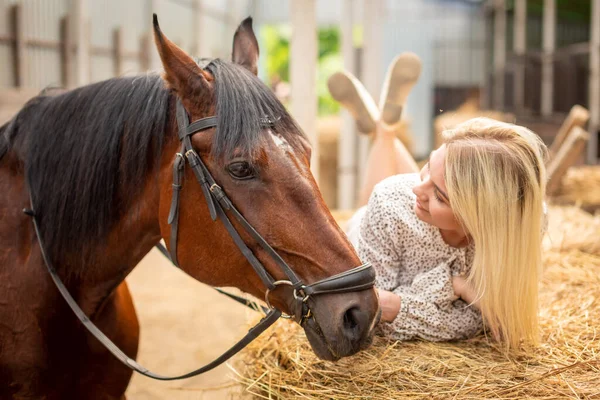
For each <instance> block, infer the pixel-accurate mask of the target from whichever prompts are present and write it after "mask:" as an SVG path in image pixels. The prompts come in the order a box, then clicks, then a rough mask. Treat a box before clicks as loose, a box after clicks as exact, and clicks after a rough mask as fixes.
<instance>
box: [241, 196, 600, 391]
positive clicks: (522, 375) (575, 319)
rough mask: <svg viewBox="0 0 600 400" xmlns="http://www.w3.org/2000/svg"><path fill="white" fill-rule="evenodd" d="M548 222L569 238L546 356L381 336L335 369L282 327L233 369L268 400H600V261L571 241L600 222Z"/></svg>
mask: <svg viewBox="0 0 600 400" xmlns="http://www.w3.org/2000/svg"><path fill="white" fill-rule="evenodd" d="M549 213H550V224H549V236H556V235H559V234H560V235H562V238H561V239H560V240H558V239H557V240H553V241H552V242H549V241H547V242H545V244H544V248H545V252H544V264H545V266H546V269H545V273H544V277H543V280H542V282H541V291H540V323H541V330H542V336H541V344H540V346H539V347H537V348H531V347H528V348H526V347H524V348H522V349H520V350H518V351H514V352H512V353H510V354H506V353H504V352H503V351H502V350H501V349H500V348H499V347H498V346H497V345H496V344H495V343H494V342H493V341H492V340H491V339H488V338H487V337H486V336H484V335H481V336H479V337H476V338H473V339H470V340H466V341H460V342H445V343H430V342H425V341H412V342H395V341H391V340H388V339H386V338H384V337H381V336H376V337H375V339H374V342H373V345H372V346H371V347H370V348H369V349H367V350H365V351H363V352H361V353H359V354H357V355H355V356H352V357H349V358H345V359H342V360H340V361H338V362H336V363H332V362H327V361H322V360H319V359H318V358H317V357H316V356H315V355H314V353H313V352H312V350H311V349H310V346H309V344H308V342H307V340H306V338H305V336H304V333H303V332H302V330H301V328H300V327H299V326H298V325H297V324H293V323H289V322H288V321H280V322H278V323H277V324H276V325H275V326H274V327H273V328H271V329H270V330H268V331H267V332H265V333H264V334H263V335H262V336H261V337H259V338H258V340H256V341H255V342H253V343H252V344H251V345H250V346H249V347H248V348H247V349H246V350H245V351H244V352H243V353H242V355H241V357H240V359H239V360H238V362H237V363H236V364H235V365H234V366H232V367H231V368H232V370H233V371H234V372H235V376H236V379H237V380H238V381H239V382H240V383H241V384H242V385H243V386H244V387H245V390H246V392H247V393H251V394H253V395H254V396H255V397H256V398H265V399H294V398H303V399H336V400H345V399H411V398H434V399H436V398H461V399H465V398H466V399H477V398H496V399H522V398H543V399H557V398H595V397H600V338H599V337H598V336H599V335H600V332H599V331H598V330H599V329H600V252H599V251H598V247H594V246H591V244H590V243H591V240H589V241H588V242H586V243H584V244H581V243H579V242H576V241H573V240H574V239H575V238H572V237H571V236H577V235H579V236H583V235H587V234H589V232H596V233H597V229H598V226H599V222H598V219H597V217H593V216H591V215H589V214H588V215H586V214H585V213H584V212H583V211H581V210H578V209H576V208H574V207H551V208H550V212H549ZM341 215H342V216H345V215H346V214H344V213H342V214H341ZM590 224H591V225H592V226H593V227H589V226H588V225H590ZM561 226H562V228H561ZM594 229H596V231H594ZM595 237H596V238H597V237H598V236H597V235H595ZM582 249H583V250H586V251H588V252H585V251H582Z"/></svg>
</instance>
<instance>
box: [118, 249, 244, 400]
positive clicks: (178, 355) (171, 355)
mask: <svg viewBox="0 0 600 400" xmlns="http://www.w3.org/2000/svg"><path fill="white" fill-rule="evenodd" d="M127 282H128V284H129V288H130V290H131V294H132V296H133V300H134V302H135V307H136V310H137V314H138V318H139V321H140V327H141V328H140V330H141V334H140V336H141V338H140V348H139V352H138V358H137V361H138V362H139V363H140V364H142V365H143V366H144V367H146V368H148V369H150V370H152V371H154V372H157V373H159V374H165V375H174V374H181V373H186V372H189V371H191V370H194V369H196V368H199V367H200V366H202V365H204V364H206V363H207V362H209V361H212V360H213V359H214V358H216V357H217V356H219V355H220V354H221V353H223V352H224V351H225V350H226V349H227V348H228V347H229V346H230V345H232V344H233V343H234V342H235V341H237V340H238V339H239V338H241V337H242V336H243V335H244V334H245V333H246V331H247V327H248V323H249V321H251V320H253V318H256V313H255V312H254V311H252V310H249V309H246V308H245V307H244V306H242V305H239V304H237V303H235V302H234V301H232V300H229V299H227V298H226V297H225V296H223V295H221V294H219V293H217V292H216V291H215V290H213V289H212V288H210V287H208V286H206V285H204V284H201V283H199V282H197V281H196V280H194V279H192V278H190V277H189V276H188V275H186V274H184V273H183V272H181V271H180V270H178V269H177V268H175V267H174V266H173V265H171V264H170V262H169V261H167V260H166V259H165V258H164V257H163V256H162V254H160V253H159V252H158V251H157V250H152V251H151V252H150V253H149V254H148V255H147V256H146V257H145V258H144V259H143V260H142V262H141V263H140V265H138V266H137V267H136V268H135V269H134V270H133V272H132V273H131V274H130V276H129V277H127ZM232 376H233V372H231V370H230V369H229V368H228V367H227V366H226V365H221V366H219V367H218V368H216V369H215V370H213V371H210V372H208V373H206V374H204V375H201V376H197V377H194V378H190V379H185V380H182V381H171V382H162V381H155V380H153V379H150V378H147V377H145V376H142V375H140V374H138V373H134V374H133V378H132V380H131V383H130V384H129V388H128V389H127V393H126V394H127V398H128V399H130V400H131V399H133V400H137V399H141V400H154V399H174V400H175V399H185V400H187V399H194V400H198V399H202V400H213V399H214V400H216V399H219V400H221V399H240V398H245V399H247V398H248V397H247V396H244V395H243V389H242V388H241V387H240V386H239V385H237V384H236V383H235V382H234V381H233V379H232Z"/></svg>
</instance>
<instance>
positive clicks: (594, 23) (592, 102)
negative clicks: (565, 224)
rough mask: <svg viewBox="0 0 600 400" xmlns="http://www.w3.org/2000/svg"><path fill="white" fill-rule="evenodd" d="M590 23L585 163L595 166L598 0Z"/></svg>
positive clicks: (599, 119) (599, 123)
mask: <svg viewBox="0 0 600 400" xmlns="http://www.w3.org/2000/svg"><path fill="white" fill-rule="evenodd" d="M590 18H591V21H590V78H589V90H588V96H589V100H588V107H589V108H590V124H589V132H590V142H589V146H588V152H587V161H588V162H589V163H590V164H597V163H598V159H599V158H600V155H599V154H598V131H600V0H592V10H591V16H590Z"/></svg>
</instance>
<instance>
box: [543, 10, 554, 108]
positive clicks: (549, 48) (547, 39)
mask: <svg viewBox="0 0 600 400" xmlns="http://www.w3.org/2000/svg"><path fill="white" fill-rule="evenodd" d="M543 18H544V19H543V26H542V51H543V57H542V89H541V90H542V92H541V113H542V116H544V117H548V116H550V115H551V114H552V110H553V108H554V101H553V100H554V98H553V97H554V64H553V63H554V50H555V49H556V0H544V15H543Z"/></svg>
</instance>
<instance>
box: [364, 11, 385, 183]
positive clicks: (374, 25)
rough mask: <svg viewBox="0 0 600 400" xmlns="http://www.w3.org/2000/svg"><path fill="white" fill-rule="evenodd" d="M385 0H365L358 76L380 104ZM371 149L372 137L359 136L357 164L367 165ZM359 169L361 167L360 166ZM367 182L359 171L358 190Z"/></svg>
mask: <svg viewBox="0 0 600 400" xmlns="http://www.w3.org/2000/svg"><path fill="white" fill-rule="evenodd" d="M384 7H385V4H384V0H363V35H364V37H363V45H362V54H361V68H360V71H361V74H360V76H359V77H358V78H359V79H360V80H361V81H362V83H363V85H364V86H365V89H367V91H368V92H369V93H370V94H371V96H373V99H375V102H376V104H379V101H378V100H379V95H380V90H381V84H382V82H383V74H382V69H383V68H382V65H381V64H382V63H381V58H382V57H381V52H382V42H383V37H382V34H383V27H382V20H383V18H384V12H383V10H384ZM370 149H371V137H369V136H367V135H359V136H358V157H357V158H358V160H357V165H366V164H367V160H368V157H369V152H370ZM359 171H361V169H360V168H359ZM364 183H365V174H364V173H360V172H359V173H358V188H359V189H358V191H359V193H360V190H361V189H360V188H362V187H363V185H364Z"/></svg>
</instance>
